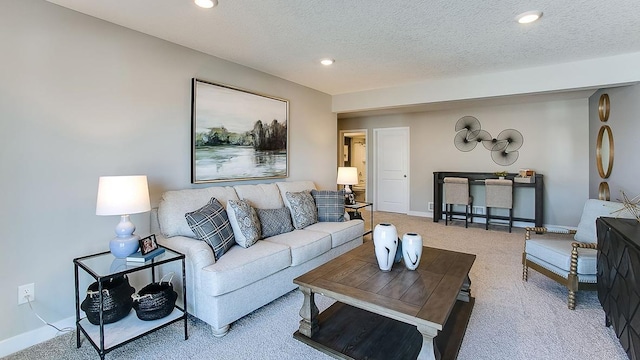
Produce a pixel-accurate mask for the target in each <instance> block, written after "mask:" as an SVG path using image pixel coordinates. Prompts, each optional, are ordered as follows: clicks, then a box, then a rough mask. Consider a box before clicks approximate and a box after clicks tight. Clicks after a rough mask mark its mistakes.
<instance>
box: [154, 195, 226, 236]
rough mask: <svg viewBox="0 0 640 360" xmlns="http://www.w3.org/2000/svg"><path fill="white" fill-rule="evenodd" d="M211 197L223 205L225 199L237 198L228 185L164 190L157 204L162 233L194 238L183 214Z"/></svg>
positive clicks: (206, 201)
mask: <svg viewBox="0 0 640 360" xmlns="http://www.w3.org/2000/svg"><path fill="white" fill-rule="evenodd" d="M212 197H214V198H216V200H218V201H219V202H220V204H221V205H222V206H223V207H225V206H226V205H227V200H238V196H237V195H236V192H235V190H233V188H232V187H230V186H212V187H208V188H202V189H184V190H170V191H166V192H165V193H164V194H162V199H161V200H160V204H159V205H158V222H159V224H160V230H161V231H162V234H164V236H166V237H171V236H177V235H182V236H188V237H192V238H195V234H194V233H193V231H192V230H191V228H190V227H189V224H187V221H186V219H185V217H184V214H186V213H188V212H190V211H193V210H195V209H198V208H201V207H203V206H204V205H206V204H207V203H208V202H209V199H211V198H212Z"/></svg>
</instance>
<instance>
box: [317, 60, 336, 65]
mask: <svg viewBox="0 0 640 360" xmlns="http://www.w3.org/2000/svg"><path fill="white" fill-rule="evenodd" d="M334 62H336V61H335V60H333V59H322V60H320V64H322V65H324V66H329V65H331V64H333V63H334Z"/></svg>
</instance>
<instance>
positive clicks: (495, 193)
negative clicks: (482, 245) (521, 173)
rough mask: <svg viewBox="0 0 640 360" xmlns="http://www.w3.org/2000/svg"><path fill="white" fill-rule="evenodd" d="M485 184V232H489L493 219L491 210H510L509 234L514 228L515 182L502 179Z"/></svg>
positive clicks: (489, 180)
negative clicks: (494, 208)
mask: <svg viewBox="0 0 640 360" xmlns="http://www.w3.org/2000/svg"><path fill="white" fill-rule="evenodd" d="M484 184H485V195H486V198H485V206H486V211H485V212H486V214H487V222H486V224H485V230H489V221H490V219H491V208H493V207H497V208H503V209H509V232H511V227H512V226H513V181H512V180H500V179H487V180H485V181H484Z"/></svg>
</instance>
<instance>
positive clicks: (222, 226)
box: [184, 198, 235, 261]
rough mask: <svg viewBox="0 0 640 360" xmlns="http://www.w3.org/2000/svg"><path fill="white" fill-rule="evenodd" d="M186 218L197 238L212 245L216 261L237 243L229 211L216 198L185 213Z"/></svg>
mask: <svg viewBox="0 0 640 360" xmlns="http://www.w3.org/2000/svg"><path fill="white" fill-rule="evenodd" d="M184 218H185V220H186V222H187V223H188V224H189V227H190V228H191V229H192V231H193V233H194V234H195V235H196V238H198V239H199V240H202V241H205V242H206V243H207V244H209V246H211V249H213V255H214V257H215V258H216V261H217V260H219V259H220V257H222V255H224V253H225V252H226V251H227V250H229V249H230V248H231V246H233V244H234V243H235V240H234V236H233V229H232V228H231V224H230V223H229V219H228V218H227V212H226V211H225V210H224V208H223V207H222V205H221V204H220V202H218V200H216V199H215V198H211V200H209V203H208V204H207V205H205V206H203V207H201V208H200V209H198V210H195V211H192V212H188V213H185V214H184Z"/></svg>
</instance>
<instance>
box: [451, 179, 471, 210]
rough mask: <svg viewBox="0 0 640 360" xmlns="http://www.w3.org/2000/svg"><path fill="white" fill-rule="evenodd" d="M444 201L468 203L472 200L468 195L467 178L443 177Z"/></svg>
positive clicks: (456, 203)
mask: <svg viewBox="0 0 640 360" xmlns="http://www.w3.org/2000/svg"><path fill="white" fill-rule="evenodd" d="M444 198H445V200H444V202H445V203H446V204H454V205H469V204H470V203H471V202H472V201H473V200H471V197H470V196H469V179H467V178H456V177H446V178H444Z"/></svg>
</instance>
